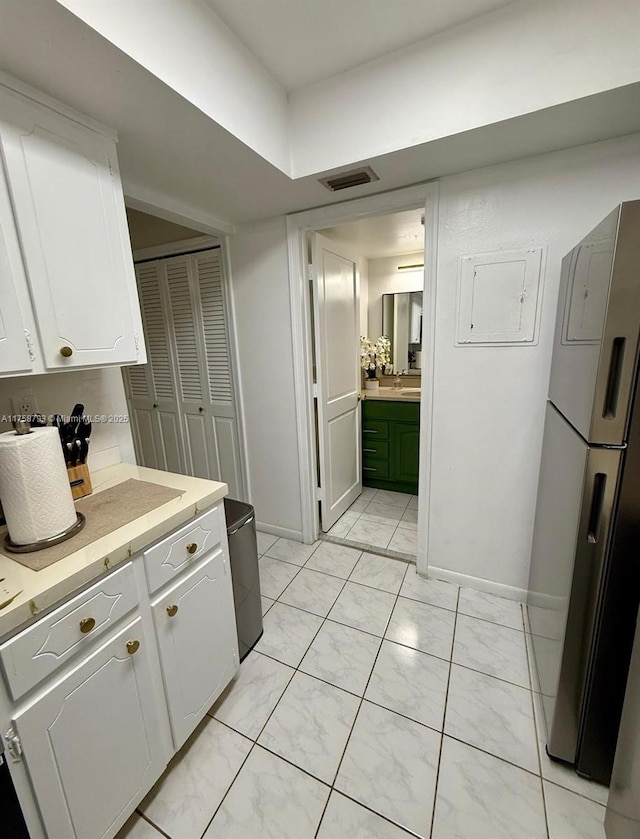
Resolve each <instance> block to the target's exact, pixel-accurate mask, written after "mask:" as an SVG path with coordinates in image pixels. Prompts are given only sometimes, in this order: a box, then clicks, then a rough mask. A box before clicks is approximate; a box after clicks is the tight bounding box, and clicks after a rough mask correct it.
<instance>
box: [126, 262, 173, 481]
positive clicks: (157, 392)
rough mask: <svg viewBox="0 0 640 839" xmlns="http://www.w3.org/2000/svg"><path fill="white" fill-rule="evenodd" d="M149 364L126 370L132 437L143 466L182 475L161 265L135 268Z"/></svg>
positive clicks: (155, 264) (149, 263) (150, 264)
mask: <svg viewBox="0 0 640 839" xmlns="http://www.w3.org/2000/svg"><path fill="white" fill-rule="evenodd" d="M136 280H137V283H138V294H139V297H140V308H141V311H142V323H143V326H144V334H145V340H146V344H147V358H148V363H147V364H144V365H137V366H135V367H126V368H124V371H123V372H124V381H125V387H126V390H127V397H128V399H129V405H130V414H131V423H132V431H133V437H134V441H135V444H136V450H137V456H138V461H139V463H140V464H141V465H142V466H148V467H150V468H152V469H163V470H166V471H169V472H184V471H185V457H184V452H183V445H182V437H183V435H182V432H181V429H180V417H179V414H178V405H177V401H176V390H175V385H174V381H175V373H174V370H173V361H172V356H171V347H170V341H169V330H168V324H167V320H166V317H165V312H166V308H167V307H166V302H165V292H164V285H165V277H164V266H163V265H162V263H161V262H159V261H156V262H147V263H141V264H139V265H136Z"/></svg>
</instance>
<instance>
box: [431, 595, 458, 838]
mask: <svg viewBox="0 0 640 839" xmlns="http://www.w3.org/2000/svg"><path fill="white" fill-rule="evenodd" d="M459 603H460V587H459V586H458V597H457V600H456V613H455V615H456V616H455V619H454V622H453V640H452V641H451V661H450V662H449V674H448V676H447V688H446V690H445V695H444V711H443V714H442V736H441V737H440V751H439V752H438V766H437V768H436V783H435V787H434V790H433V807H432V808H431V826H430V829H429V836H430V837H433V828H434V825H435V820H436V805H437V803H438V783H439V781H440V764H441V763H442V750H443V748H444V737H445V734H444V730H445V726H446V724H447V704H448V702H449V687H450V685H451V670H452V669H453V648H454V646H455V643H456V626H457V623H458V605H459Z"/></svg>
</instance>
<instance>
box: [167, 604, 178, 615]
mask: <svg viewBox="0 0 640 839" xmlns="http://www.w3.org/2000/svg"><path fill="white" fill-rule="evenodd" d="M167 614H168V615H169V617H170V618H174V617H175V616H176V615H177V614H178V607H177V606H176V604H175V603H174V604H173V606H167Z"/></svg>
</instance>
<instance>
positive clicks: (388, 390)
mask: <svg viewBox="0 0 640 839" xmlns="http://www.w3.org/2000/svg"><path fill="white" fill-rule="evenodd" d="M421 394H422V390H421V388H419V387H417V388H416V387H403V388H400V389H399V390H397V389H396V388H394V387H379V388H378V389H377V390H366V389H365V388H363V389H362V391H361V395H362V398H363V399H386V400H391V401H396V402H419V401H420V396H421Z"/></svg>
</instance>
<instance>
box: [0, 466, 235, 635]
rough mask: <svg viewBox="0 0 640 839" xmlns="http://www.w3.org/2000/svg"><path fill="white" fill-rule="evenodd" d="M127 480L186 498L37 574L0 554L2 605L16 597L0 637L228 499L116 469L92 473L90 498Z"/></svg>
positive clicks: (219, 490)
mask: <svg viewBox="0 0 640 839" xmlns="http://www.w3.org/2000/svg"><path fill="white" fill-rule="evenodd" d="M130 478H133V479H136V480H139V481H149V482H150V483H155V484H160V485H163V486H168V487H174V488H175V489H179V490H184V492H183V493H182V495H180V496H179V497H177V498H174V499H172V500H171V501H168V502H166V503H165V504H162V506H160V507H157V508H156V509H155V510H151V512H149V513H146V514H145V515H143V516H140V517H139V518H137V519H134V521H132V522H129V523H128V524H125V525H123V526H122V527H119V528H118V529H117V530H114V531H113V532H112V533H109V534H108V535H107V536H103V537H101V538H100V539H96V540H95V541H94V542H91V543H90V544H88V545H86V546H85V547H83V548H80V549H79V550H77V551H75V552H74V553H71V554H69V556H67V557H64V559H61V560H59V561H58V562H54V563H53V564H52V565H49V566H48V567H47V568H43V569H42V570H41V571H32V570H31V569H30V568H26V567H25V566H24V565H21V564H20V563H19V562H16V561H15V560H13V559H10V558H9V557H7V556H4V555H3V554H0V604H1V603H2V602H3V601H6V600H7V599H8V597H10V596H12V595H13V594H15V593H16V592H20V593H19V594H17V596H16V597H15V598H14V599H13V600H12V601H11V602H10V603H8V604H7V605H6V606H4V607H2V608H0V637H2V636H5V635H7V634H9V633H12V632H13V631H14V630H16V629H17V628H18V627H20V626H21V625H22V624H23V623H26V622H27V621H30V620H32V619H33V618H34V617H35V616H37V615H38V614H40V613H41V612H43V611H44V610H47V609H49V607H50V606H52V605H53V604H55V603H57V602H58V601H60V600H63V599H65V598H67V597H68V596H69V595H70V594H73V593H74V592H75V591H76V590H78V589H80V588H82V587H84V586H85V585H86V584H87V583H89V582H91V581H92V580H95V579H97V578H98V577H100V576H101V575H102V574H104V573H105V570H111V569H112V568H115V567H116V566H117V565H119V564H120V563H122V562H125V561H127V560H128V559H129V558H130V557H131V556H132V555H133V554H136V553H139V552H140V551H141V550H143V549H144V548H145V547H146V546H147V545H150V544H151V543H152V542H155V540H156V539H159V538H161V537H162V536H165V535H166V534H167V533H170V532H171V531H172V530H175V529H176V528H177V527H179V526H180V525H182V524H184V523H185V522H187V521H189V519H191V518H193V517H194V516H195V515H197V514H198V513H201V512H202V511H203V510H206V509H207V508H208V507H212V506H213V505H214V504H215V503H216V502H218V501H220V500H221V499H222V498H224V496H225V495H227V493H228V487H227V485H226V484H223V483H219V482H218V481H208V480H204V479H202V478H192V477H190V476H188V475H178V474H175V473H173V472H161V471H160V470H158V469H147V468H145V467H142V466H133V465H131V464H128V463H119V464H117V465H115V466H109V467H107V468H106V469H100V470H98V471H96V472H92V474H91V483H92V485H93V491H94V494H95V493H98V492H100V491H101V490H105V489H110V488H111V487H113V486H116V485H117V484H120V483H123V482H124V481H127V480H129V479H130ZM5 533H6V528H5V527H2V528H0V538H3V539H4V535H5ZM107 559H108V564H107V563H106V560H107Z"/></svg>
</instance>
